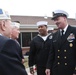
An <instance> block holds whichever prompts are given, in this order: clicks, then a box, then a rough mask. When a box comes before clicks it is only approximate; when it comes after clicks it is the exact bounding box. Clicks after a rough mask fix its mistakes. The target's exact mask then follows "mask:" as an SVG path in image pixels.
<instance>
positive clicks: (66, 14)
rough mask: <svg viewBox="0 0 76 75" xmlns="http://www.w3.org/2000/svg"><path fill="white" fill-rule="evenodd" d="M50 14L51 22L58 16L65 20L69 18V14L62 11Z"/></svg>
mask: <svg viewBox="0 0 76 75" xmlns="http://www.w3.org/2000/svg"><path fill="white" fill-rule="evenodd" d="M52 14H53V17H52V20H54V19H55V18H57V17H59V16H65V17H66V18H67V17H68V16H69V14H68V13H67V12H66V11H63V10H55V11H53V12H52Z"/></svg>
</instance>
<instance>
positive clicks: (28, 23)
mask: <svg viewBox="0 0 76 75" xmlns="http://www.w3.org/2000/svg"><path fill="white" fill-rule="evenodd" d="M11 18H12V21H19V22H20V24H21V26H20V35H19V39H18V41H19V43H20V45H21V47H22V50H23V54H25V53H26V52H27V51H29V48H30V47H29V45H30V42H31V40H32V39H33V37H34V36H36V35H37V34H38V29H37V26H36V22H38V21H48V29H49V30H53V32H54V31H55V30H57V27H56V25H55V24H54V22H53V21H52V20H51V17H47V18H44V17H43V16H16V15H13V16H12V15H11ZM68 23H69V25H72V26H74V27H76V20H75V19H71V18H69V19H68Z"/></svg>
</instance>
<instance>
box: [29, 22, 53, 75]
mask: <svg viewBox="0 0 76 75" xmlns="http://www.w3.org/2000/svg"><path fill="white" fill-rule="evenodd" d="M47 24H48V22H47V21H39V22H37V26H38V31H39V34H38V35H37V36H35V37H34V38H33V40H32V41H31V44H30V52H29V66H30V72H31V73H32V74H33V73H34V72H33V65H36V66H37V75H46V74H45V69H46V63H47V59H48V54H49V51H50V45H51V39H52V35H51V34H50V33H49V34H48V31H47Z"/></svg>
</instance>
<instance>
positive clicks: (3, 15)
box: [0, 9, 11, 20]
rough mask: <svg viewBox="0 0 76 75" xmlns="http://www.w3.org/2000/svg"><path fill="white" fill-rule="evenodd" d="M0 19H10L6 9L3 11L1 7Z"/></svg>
mask: <svg viewBox="0 0 76 75" xmlns="http://www.w3.org/2000/svg"><path fill="white" fill-rule="evenodd" d="M0 19H1V20H2V19H3V20H5V19H11V18H10V15H9V14H8V12H7V11H4V10H3V9H0Z"/></svg>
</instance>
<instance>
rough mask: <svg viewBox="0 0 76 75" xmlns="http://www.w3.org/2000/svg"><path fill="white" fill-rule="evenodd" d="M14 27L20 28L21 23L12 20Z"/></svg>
mask: <svg viewBox="0 0 76 75" xmlns="http://www.w3.org/2000/svg"><path fill="white" fill-rule="evenodd" d="M12 27H17V28H20V23H17V22H12Z"/></svg>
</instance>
